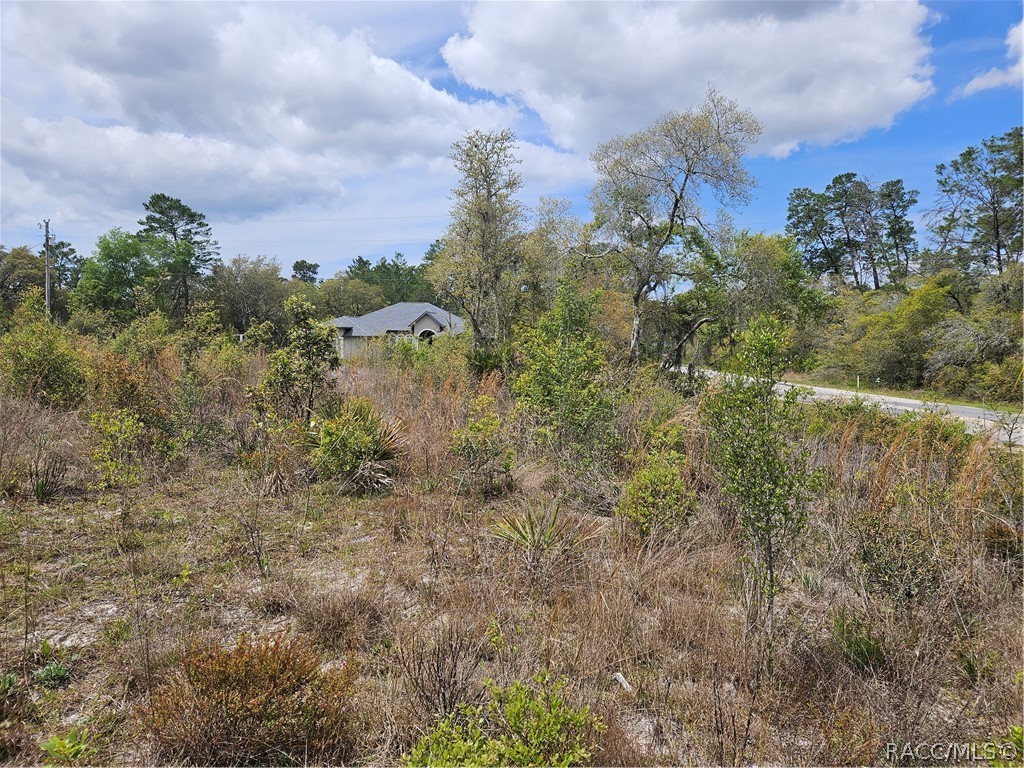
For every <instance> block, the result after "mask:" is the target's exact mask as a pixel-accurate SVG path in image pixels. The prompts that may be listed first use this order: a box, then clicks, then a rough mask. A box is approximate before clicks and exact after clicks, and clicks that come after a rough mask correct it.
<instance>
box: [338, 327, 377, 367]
mask: <svg viewBox="0 0 1024 768" xmlns="http://www.w3.org/2000/svg"><path fill="white" fill-rule="evenodd" d="M335 346H336V347H337V348H338V354H339V355H340V356H341V359H342V360H351V359H352V358H354V357H363V356H364V355H365V354H366V350H367V347H368V346H369V339H367V338H366V337H365V336H349V337H348V338H345V337H344V336H342V335H341V334H340V333H339V334H338V337H337V341H336V342H335Z"/></svg>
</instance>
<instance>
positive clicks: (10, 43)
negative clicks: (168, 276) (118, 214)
mask: <svg viewBox="0 0 1024 768" xmlns="http://www.w3.org/2000/svg"><path fill="white" fill-rule="evenodd" d="M3 21H4V23H3V48H4V50H3V56H4V62H3V63H4V70H5V83H4V90H5V99H6V101H5V106H4V121H3V126H2V131H3V133H2V138H3V147H4V153H3V168H4V179H5V184H4V188H3V203H4V210H5V218H7V217H8V215H9V214H13V213H16V212H17V211H18V209H20V208H21V207H22V203H21V201H24V200H30V199H31V200H36V199H38V198H39V197H40V196H41V195H44V194H45V193H46V191H48V192H49V193H50V195H51V197H56V198H59V200H60V201H61V204H63V205H64V206H65V207H74V208H75V209H76V210H78V209H80V208H82V207H88V205H89V203H90V201H100V200H103V201H104V204H106V205H108V206H117V207H120V206H131V205H132V204H134V206H138V204H139V201H140V200H145V199H146V198H148V196H149V195H150V194H151V193H152V192H153V191H158V190H159V191H167V192H169V193H171V194H175V195H176V196H181V197H182V198H183V199H186V198H187V199H188V200H189V201H190V202H191V201H195V202H191V204H192V205H195V206H196V207H199V208H200V209H202V210H205V211H207V212H208V213H209V214H211V215H216V214H217V213H218V212H228V211H234V212H236V213H240V212H247V213H249V214H251V215H259V214H261V213H264V212H266V211H270V210H276V209H278V208H279V207H280V206H282V205H289V204H292V205H294V204H302V203H303V202H305V201H308V200H313V199H316V198H317V197H337V196H338V195H342V194H344V184H345V183H346V182H347V181H348V180H351V179H355V178H358V177H360V176H365V175H367V174H371V173H376V172H383V171H386V170H389V169H395V168H399V169H401V168H411V167H423V166H425V165H427V164H429V163H431V162H434V161H436V160H437V159H438V158H444V157H445V156H447V154H448V152H449V148H450V145H451V143H452V141H454V140H456V139H457V138H458V137H459V136H461V135H462V134H463V133H464V132H465V131H466V130H468V129H470V128H477V127H480V128H491V127H495V126H499V125H506V124H510V123H512V122H514V121H515V119H516V112H515V110H514V109H511V108H509V107H507V106H504V105H502V104H498V103H495V102H487V101H481V102H473V103H468V102H464V101H461V100H460V99H459V98H457V97H456V96H455V95H453V94H450V93H447V92H445V91H444V90H441V89H438V88H435V87H434V86H432V85H431V83H430V82H429V81H428V80H427V79H425V78H423V77H420V76H418V75H416V74H415V73H413V72H411V71H410V70H408V69H406V68H405V67H403V66H402V65H400V64H399V63H397V62H396V61H394V60H392V59H389V58H386V57H382V56H379V55H377V54H376V53H375V52H374V51H373V49H372V47H371V44H370V42H369V40H368V38H367V36H366V35H365V34H364V33H362V32H360V31H358V30H356V31H353V30H351V29H348V30H341V31H340V32H339V31H335V30H334V29H331V28H329V27H327V26H324V25H322V24H318V23H315V22H313V21H311V20H310V19H308V18H307V17H306V16H304V15H303V14H302V13H299V12H296V11H295V10H294V9H290V8H288V7H287V6H284V7H282V8H278V7H274V6H269V5H261V4H255V5H241V4H222V3H190V4H180V3H110V4H101V3H90V4H83V3H70V4H57V3H27V4H5V8H4V16H3ZM41 39H46V40H47V45H46V46H40V45H38V42H37V41H38V40H41ZM40 74H43V75H45V78H41V77H40ZM8 75H10V76H11V77H10V78H8ZM26 75H27V76H26ZM41 80H43V81H46V82H48V83H49V85H48V87H46V88H44V89H35V90H33V89H31V88H28V87H18V85H17V84H22V85H23V84H24V83H27V82H39V81H41ZM11 82H14V83H15V84H16V86H15V87H9V83H11ZM8 95H14V96H15V97H16V99H17V103H15V101H14V100H13V98H12V99H7V97H8ZM55 103H56V104H58V105H59V106H57V107H56V108H54V107H53V104H55ZM51 113H52V114H51ZM8 182H10V183H8Z"/></svg>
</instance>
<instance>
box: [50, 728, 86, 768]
mask: <svg viewBox="0 0 1024 768" xmlns="http://www.w3.org/2000/svg"><path fill="white" fill-rule="evenodd" d="M39 748H40V749H41V750H43V752H45V753H46V754H47V755H49V758H50V759H49V760H48V761H47V764H48V765H74V764H76V763H80V762H81V763H84V762H87V761H88V760H89V758H90V757H92V756H93V755H95V754H96V748H95V747H94V746H92V744H90V742H89V732H88V731H87V730H86V729H85V728H81V729H73V730H71V731H69V732H68V733H67V734H66V735H65V736H56V735H54V736H50V738H48V739H47V740H46V741H44V742H43V743H42V744H40V745H39Z"/></svg>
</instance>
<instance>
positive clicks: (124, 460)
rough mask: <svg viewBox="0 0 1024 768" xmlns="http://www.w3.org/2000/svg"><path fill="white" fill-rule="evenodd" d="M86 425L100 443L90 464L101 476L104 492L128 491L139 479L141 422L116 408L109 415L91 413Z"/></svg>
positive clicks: (132, 415)
mask: <svg viewBox="0 0 1024 768" xmlns="http://www.w3.org/2000/svg"><path fill="white" fill-rule="evenodd" d="M89 424H90V425H91V426H92V427H93V428H94V429H95V430H96V432H97V434H98V437H99V442H98V444H97V446H96V449H95V450H94V451H93V454H92V460H93V464H94V465H95V467H96V469H97V470H99V472H100V473H101V475H102V476H103V486H104V487H105V488H121V489H124V488H131V487H132V486H135V485H138V483H139V481H140V480H141V479H142V455H141V442H142V430H143V426H142V422H141V421H140V419H139V417H138V416H137V415H136V414H135V413H134V412H133V411H130V410H127V409H125V408H119V409H117V410H115V411H113V412H111V413H103V412H100V413H94V414H92V416H90V417H89Z"/></svg>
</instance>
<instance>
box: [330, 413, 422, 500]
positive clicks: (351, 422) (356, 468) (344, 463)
mask: <svg viewBox="0 0 1024 768" xmlns="http://www.w3.org/2000/svg"><path fill="white" fill-rule="evenodd" d="M311 426H312V428H313V430H314V435H313V438H314V440H315V442H316V445H315V447H314V448H313V452H312V455H311V460H312V464H313V468H314V470H315V471H316V474H317V475H318V476H319V477H320V478H323V479H327V478H331V479H337V480H340V481H341V482H342V483H345V484H351V485H352V486H354V487H355V488H356V489H358V490H360V491H378V490H386V489H388V488H390V487H391V486H392V485H394V480H393V477H394V475H395V472H396V471H397V469H398V456H399V453H400V452H401V450H402V447H403V445H404V443H405V441H404V438H403V436H402V426H401V424H399V423H398V422H389V421H385V420H384V419H383V418H382V417H381V415H380V414H379V413H378V412H377V409H376V408H375V407H374V404H373V402H372V401H370V400H369V399H367V398H362V397H356V398H352V399H350V400H348V401H346V402H345V404H344V405H343V406H342V407H341V410H340V412H339V413H338V414H337V416H335V417H334V418H328V419H324V420H323V421H322V422H315V421H314V422H313V424H312V425H311Z"/></svg>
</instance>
